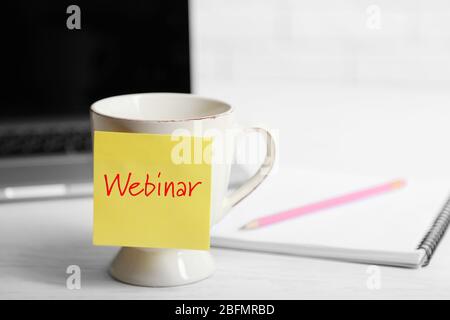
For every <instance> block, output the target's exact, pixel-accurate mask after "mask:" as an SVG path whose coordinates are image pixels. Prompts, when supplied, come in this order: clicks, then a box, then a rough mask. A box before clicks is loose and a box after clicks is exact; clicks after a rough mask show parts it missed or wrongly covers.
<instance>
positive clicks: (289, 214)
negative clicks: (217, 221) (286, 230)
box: [240, 180, 406, 230]
mask: <svg viewBox="0 0 450 320" xmlns="http://www.w3.org/2000/svg"><path fill="white" fill-rule="evenodd" d="M405 184H406V182H405V181H404V180H394V181H391V182H388V183H385V184H382V185H378V186H375V187H371V188H367V189H363V190H359V191H356V192H352V193H349V194H345V195H341V196H338V197H335V198H331V199H327V200H322V201H319V202H315V203H311V204H308V205H305V206H302V207H298V208H294V209H290V210H286V211H282V212H279V213H275V214H271V215H268V216H265V217H261V218H257V219H255V220H252V221H250V222H248V223H247V224H245V225H243V226H242V227H241V228H240V229H241V230H253V229H258V228H261V227H265V226H269V225H272V224H275V223H278V222H282V221H285V220H289V219H293V218H297V217H300V216H302V215H305V214H309V213H313V212H317V211H320V210H324V209H328V208H332V207H336V206H340V205H343V204H347V203H350V202H354V201H358V200H362V199H365V198H368V197H371V196H375V195H378V194H382V193H386V192H389V191H393V190H396V189H399V188H402V187H403V186H404V185H405Z"/></svg>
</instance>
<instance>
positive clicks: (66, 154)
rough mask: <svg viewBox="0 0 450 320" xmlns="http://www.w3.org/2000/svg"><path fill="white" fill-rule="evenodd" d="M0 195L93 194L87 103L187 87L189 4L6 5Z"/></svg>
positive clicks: (0, 198)
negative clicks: (110, 97)
mask: <svg viewBox="0 0 450 320" xmlns="http://www.w3.org/2000/svg"><path fill="white" fill-rule="evenodd" d="M2 12H3V15H2V19H0V26H1V27H0V34H1V39H2V50H0V56H1V60H0V61H1V63H2V72H1V73H0V74H1V75H0V76H1V77H2V94H1V95H0V202H5V201H17V200H27V199H36V198H53V197H73V196H86V195H91V194H92V182H91V180H92V154H91V136H90V123H89V107H90V105H91V104H92V103H93V102H94V101H96V100H98V99H101V98H104V97H108V96H114V95H120V94H125V93H135V92H184V93H188V92H190V68H189V24H188V2H187V1H137V0H128V1H120V2H114V1H106V0H102V1H101V0H89V1H77V2H76V6H73V3H72V2H71V1H49V0H44V1H31V0H30V1H23V0H14V1H6V2H4V3H2Z"/></svg>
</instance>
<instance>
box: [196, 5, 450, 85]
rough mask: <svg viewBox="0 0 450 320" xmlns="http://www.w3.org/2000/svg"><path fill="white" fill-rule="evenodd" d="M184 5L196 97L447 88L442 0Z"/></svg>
mask: <svg viewBox="0 0 450 320" xmlns="http://www.w3.org/2000/svg"><path fill="white" fill-rule="evenodd" d="M190 6H191V8H190V11H191V38H192V63H193V87H194V91H197V92H198V91H202V86H204V85H208V86H212V85H213V86H214V85H217V86H229V87H230V86H231V87H232V86H242V85H248V84H254V85H258V84H259V83H261V84H265V85H267V84H270V83H276V84H277V85H280V84H282V83H284V82H289V83H291V84H292V83H306V84H311V83H327V84H344V85H345V84H350V85H370V86H373V85H374V86H389V87H397V86H398V87H427V88H446V87H447V86H448V85H450V1H448V0H394V1H393V0H390V1H389V0H373V1H369V0H344V1H333V0H315V1H308V0H258V1H256V0H191V4H190ZM378 8H379V10H380V11H379V12H380V20H379V21H380V25H379V28H376V26H377V25H375V28H374V25H373V23H372V22H373V21H374V20H373V18H374V11H373V10H377V9H378ZM371 19H372V20H371ZM371 23H372V24H371ZM368 26H369V27H368Z"/></svg>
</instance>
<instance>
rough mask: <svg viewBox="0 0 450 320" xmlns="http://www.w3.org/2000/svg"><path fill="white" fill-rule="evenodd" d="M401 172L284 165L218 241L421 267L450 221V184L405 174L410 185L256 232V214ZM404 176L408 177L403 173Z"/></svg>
mask: <svg viewBox="0 0 450 320" xmlns="http://www.w3.org/2000/svg"><path fill="white" fill-rule="evenodd" d="M393 178H399V177H388V176H386V177H380V176H376V177H369V176H350V175H346V174H336V173H323V172H303V171H299V170H293V169H290V170H284V171H283V170H278V171H277V172H275V173H274V174H272V175H271V176H269V177H268V178H267V179H266V181H264V183H263V184H262V185H261V186H260V187H259V188H258V189H257V190H255V191H254V192H253V193H252V194H251V195H250V196H249V197H247V198H246V199H245V200H244V201H242V202H241V203H240V204H238V205H237V206H236V207H235V208H234V209H233V210H232V212H231V213H230V214H229V215H228V216H227V217H226V218H225V219H223V220H222V221H221V222H220V223H219V224H218V225H216V226H215V227H214V228H213V230H212V240H211V244H212V246H216V247H223V248H234V249H242V250H252V251H260V252H270V253H280V254H290V255H299V256H306V257H314V258H323V259H335V260H342V261H350V262H359V263H368V264H380V265H391V266H400V267H410V268H418V267H421V266H425V265H427V264H428V263H429V261H430V259H431V257H432V256H433V254H434V252H435V250H436V248H437V246H438V244H439V242H440V241H442V239H443V236H444V234H445V231H446V229H447V227H448V225H449V222H450V200H449V195H450V183H448V181H446V180H443V181H436V180H433V181H426V180H416V179H413V178H408V177H404V178H405V180H406V186H405V187H403V188H401V189H398V190H395V191H392V192H388V193H385V194H380V195H377V196H374V197H369V198H366V199H363V200H360V201H356V202H353V203H348V204H345V205H341V206H337V207H334V208H328V209H326V210H323V211H319V212H315V213H312V214H308V215H305V216H301V217H297V218H294V219H290V220H287V221H284V222H280V223H277V224H274V225H270V226H266V227H263V228H259V229H255V230H239V229H240V227H242V226H243V225H244V224H246V223H247V222H249V221H251V220H253V219H255V218H257V217H262V216H266V215H269V214H273V213H276V212H280V211H283V210H286V209H290V208H296V207H299V206H302V205H306V204H308V203H313V202H316V201H320V200H323V199H327V198H330V197H333V196H336V195H339V194H345V193H347V192H351V191H355V190H358V189H363V188H366V187H368V186H371V185H377V184H380V183H383V182H386V181H390V180H393ZM402 178H403V177H402Z"/></svg>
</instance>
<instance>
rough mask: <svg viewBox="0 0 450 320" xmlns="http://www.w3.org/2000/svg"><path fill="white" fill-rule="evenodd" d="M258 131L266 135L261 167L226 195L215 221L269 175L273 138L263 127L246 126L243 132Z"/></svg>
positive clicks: (272, 155)
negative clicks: (264, 153)
mask: <svg viewBox="0 0 450 320" xmlns="http://www.w3.org/2000/svg"><path fill="white" fill-rule="evenodd" d="M254 131H256V132H258V133H260V134H263V135H265V137H266V145H267V147H266V157H265V159H264V162H263V163H262V165H261V167H259V169H258V171H257V172H256V173H255V174H254V175H253V176H252V177H251V178H250V179H248V180H247V181H246V182H245V183H244V184H242V185H241V186H239V187H238V188H237V189H236V190H234V191H233V192H232V193H231V194H230V195H228V196H227V197H226V198H225V200H224V204H223V209H222V212H221V214H220V216H219V217H218V219H217V221H219V220H220V219H222V218H223V217H224V216H225V215H226V214H227V213H228V211H229V210H230V209H231V208H232V207H234V206H235V205H236V204H238V203H239V202H240V201H241V200H243V199H244V198H245V197H247V196H248V195H249V194H250V193H252V192H253V191H254V190H255V189H256V188H257V187H258V186H259V185H260V184H261V182H263V181H264V179H265V178H266V177H267V176H268V175H269V173H270V171H271V170H272V167H273V164H274V163H275V140H274V138H273V137H272V135H271V134H270V133H269V131H267V130H266V129H263V128H247V129H244V132H254Z"/></svg>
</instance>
